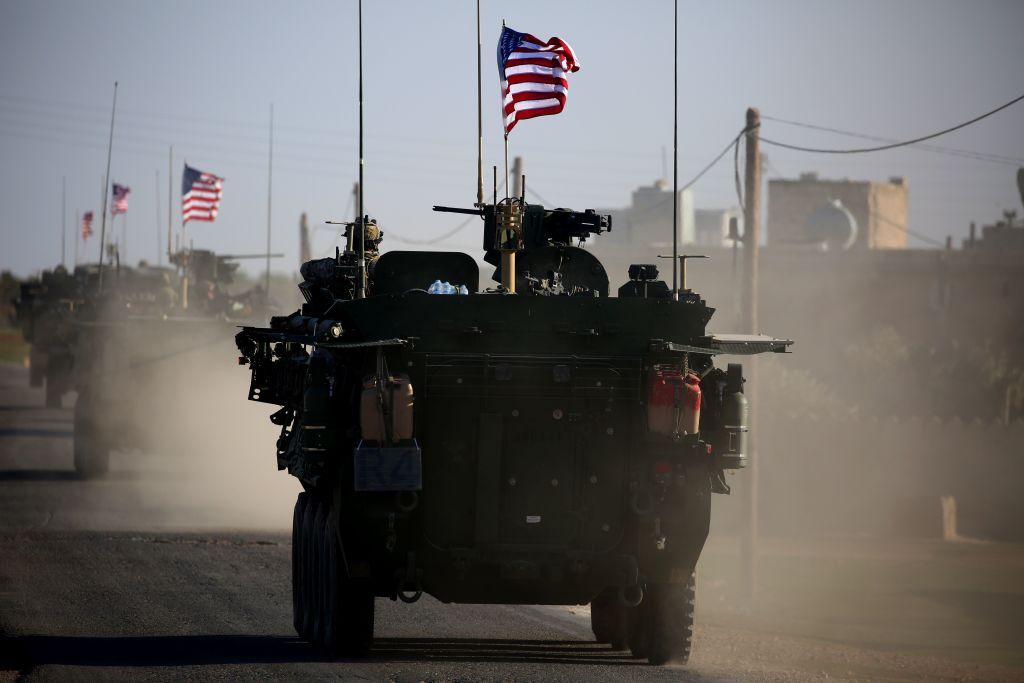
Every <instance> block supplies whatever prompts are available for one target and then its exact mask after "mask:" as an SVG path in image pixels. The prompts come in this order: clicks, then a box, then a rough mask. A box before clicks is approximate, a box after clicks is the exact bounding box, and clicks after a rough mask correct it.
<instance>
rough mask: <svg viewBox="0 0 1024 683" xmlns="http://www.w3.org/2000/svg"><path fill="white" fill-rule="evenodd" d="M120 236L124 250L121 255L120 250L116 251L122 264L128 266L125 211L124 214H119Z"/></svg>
mask: <svg viewBox="0 0 1024 683" xmlns="http://www.w3.org/2000/svg"><path fill="white" fill-rule="evenodd" d="M121 235H122V238H121V247H122V249H123V250H124V253H123V254H122V253H121V250H118V256H119V257H120V258H119V260H121V261H124V264H125V265H128V212H127V211H125V212H124V213H122V214H121Z"/></svg>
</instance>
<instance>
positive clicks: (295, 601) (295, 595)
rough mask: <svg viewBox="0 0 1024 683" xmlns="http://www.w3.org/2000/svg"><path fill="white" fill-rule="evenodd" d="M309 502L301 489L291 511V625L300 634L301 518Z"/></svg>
mask: <svg viewBox="0 0 1024 683" xmlns="http://www.w3.org/2000/svg"><path fill="white" fill-rule="evenodd" d="M308 503H309V494H308V493H306V492H305V491H303V492H302V493H300V494H299V495H298V497H297V498H296V499H295V510H294V511H293V513H292V626H293V627H294V628H295V632H296V633H298V634H299V635H302V621H303V619H304V618H305V616H304V615H305V606H304V605H303V591H302V561H301V560H302V518H303V516H304V515H305V513H306V506H307V504H308Z"/></svg>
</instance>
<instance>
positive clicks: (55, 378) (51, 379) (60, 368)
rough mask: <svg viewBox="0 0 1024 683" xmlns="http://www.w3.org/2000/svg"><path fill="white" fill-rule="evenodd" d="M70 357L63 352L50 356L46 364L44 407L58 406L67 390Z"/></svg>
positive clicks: (69, 374)
mask: <svg viewBox="0 0 1024 683" xmlns="http://www.w3.org/2000/svg"><path fill="white" fill-rule="evenodd" d="M71 362H72V361H71V357H70V356H66V355H63V354H54V355H51V356H50V362H49V363H48V364H47V366H46V407H47V408H60V407H61V405H62V403H63V399H64V394H66V393H67V392H68V389H69V387H68V378H69V377H70V376H71Z"/></svg>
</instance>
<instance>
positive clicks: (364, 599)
mask: <svg viewBox="0 0 1024 683" xmlns="http://www.w3.org/2000/svg"><path fill="white" fill-rule="evenodd" d="M337 601H338V607H337V610H338V613H340V615H341V617H342V620H341V627H340V628H339V629H338V647H337V648H336V650H335V654H336V655H338V656H342V657H365V656H366V654H367V653H368V652H369V651H370V647H371V646H372V645H373V616H374V615H373V612H374V595H373V590H372V587H371V586H370V584H369V582H367V581H360V580H352V579H346V578H343V577H340V576H339V577H338V590H337Z"/></svg>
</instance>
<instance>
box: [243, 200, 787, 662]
mask: <svg viewBox="0 0 1024 683" xmlns="http://www.w3.org/2000/svg"><path fill="white" fill-rule="evenodd" d="M435 209H436V210H442V211H454V212H459V213H468V214H479V215H480V216H481V218H482V219H483V220H482V227H483V250H484V257H485V260H486V261H487V262H488V263H491V264H494V265H497V266H498V270H497V271H496V273H495V279H496V280H499V281H501V283H502V284H501V285H497V286H495V287H492V288H489V289H486V290H481V287H480V282H479V271H478V266H477V262H476V260H475V259H474V258H473V257H472V256H470V255H468V254H464V253H450V252H426V251H424V252H416V251H390V252H387V253H384V254H382V255H379V256H378V254H377V249H376V246H377V241H379V239H380V237H381V235H380V232H379V230H378V229H377V228H376V225H375V224H372V223H368V222H367V220H366V219H365V218H364V219H363V220H362V221H358V222H357V223H356V224H355V225H354V226H351V227H352V228H354V230H355V232H357V233H358V232H359V231H360V230H361V229H363V226H365V231H364V235H365V237H364V238H363V239H365V241H366V244H367V245H368V247H367V251H366V253H367V255H368V263H367V264H366V265H365V266H364V265H363V264H362V263H361V259H360V256H359V252H356V251H353V250H352V248H351V247H352V244H353V240H352V238H351V237H350V238H349V241H348V244H349V249H346V251H345V252H343V253H338V254H337V255H336V257H335V258H328V259H322V260H319V261H310V262H307V263H306V264H304V265H303V267H302V269H301V274H302V277H303V282H302V283H301V284H300V285H299V288H300V290H301V291H302V294H303V296H304V298H305V302H306V303H305V304H304V305H303V306H302V308H301V309H300V310H298V311H296V312H295V313H292V314H291V315H287V316H279V317H273V318H271V320H270V325H269V327H262V328H258V327H245V328H243V329H242V331H241V332H240V333H239V334H238V335H237V337H236V342H237V345H238V348H239V350H240V352H241V356H240V358H239V363H241V364H243V365H248V366H249V368H250V370H251V386H250V390H249V399H250V400H252V401H260V402H263V403H268V404H272V405H275V406H279V409H278V410H277V411H276V412H274V413H273V414H272V415H271V416H270V419H271V421H272V422H273V423H274V424H275V425H278V426H280V428H281V432H280V437H279V438H278V440H277V444H276V452H277V466H278V468H280V469H287V471H288V472H289V473H290V474H292V475H293V476H295V477H296V478H298V479H299V481H300V482H301V483H302V486H303V488H304V492H302V493H300V494H299V495H298V499H297V501H296V504H295V508H294V518H293V527H292V539H293V543H292V586H293V592H292V598H293V606H294V611H293V616H294V627H295V629H296V631H297V632H298V633H299V634H300V635H301V636H302V637H303V638H305V639H307V640H309V641H311V642H313V643H316V644H318V645H319V646H321V647H323V648H324V649H326V650H327V651H328V652H330V653H333V654H338V655H346V656H359V655H362V654H364V653H366V652H367V651H368V649H369V648H370V647H371V645H372V640H373V624H374V601H375V598H390V599H392V600H395V599H400V600H402V601H405V602H413V601H415V600H417V599H418V598H420V597H421V595H422V594H423V593H427V594H429V595H431V596H434V597H435V598H437V599H438V600H440V601H442V602H449V603H495V604H498V603H505V604H555V605H559V604H560V605H584V604H587V603H590V605H591V615H592V625H593V631H594V635H595V637H596V638H597V639H598V640H599V641H602V642H609V643H612V644H613V645H614V646H615V647H616V648H626V647H629V648H630V649H631V650H632V652H633V654H634V655H636V656H637V657H642V658H647V659H648V660H649V661H650V662H652V663H656V664H663V663H666V662H669V661H685V660H686V659H687V657H688V655H689V651H690V640H691V634H692V623H693V604H694V602H693V601H694V568H695V565H696V563H697V558H698V556H699V555H700V553H701V550H702V547H703V545H704V541H705V539H706V537H707V535H708V525H709V517H710V511H711V494H712V493H727V492H728V490H729V488H728V486H727V485H726V482H725V477H724V473H725V472H726V471H727V470H731V469H735V468H740V467H743V466H744V464H745V461H746V458H747V453H746V448H745V444H746V440H747V433H746V432H747V428H746V411H747V404H746V400H745V398H744V395H743V384H744V379H743V376H742V368H741V366H739V365H728V366H727V367H726V368H717V367H715V366H714V365H713V363H712V358H713V356H715V355H717V354H724V353H728V354H748V353H760V352H766V351H768V352H784V351H785V350H786V348H787V346H788V345H789V344H791V343H792V342H790V341H787V340H779V339H773V338H769V337H763V336H731V337H726V336H716V335H711V334H709V333H708V332H707V330H706V326H707V324H708V322H709V320H710V319H711V316H712V314H713V312H714V309H713V308H710V307H709V306H708V305H707V304H706V303H705V301H704V300H703V299H701V297H700V296H699V295H698V294H696V293H695V292H692V291H690V290H683V291H681V292H672V291H670V289H669V288H668V287H667V286H666V284H665V283H664V282H662V281H660V280H658V279H657V269H656V268H655V267H654V266H651V265H645V264H638V265H635V266H632V267H631V268H630V272H629V278H628V280H627V281H625V283H624V284H622V286H621V287H619V288H618V290H617V293H618V296H610V295H609V278H608V275H607V273H606V272H605V269H604V267H603V266H602V264H601V263H600V261H599V260H598V259H597V258H596V257H594V256H593V255H592V254H591V253H590V252H588V251H586V250H584V249H583V248H581V247H580V246H573V245H574V243H578V244H580V245H581V244H582V243H583V241H584V240H585V239H587V238H589V237H590V236H592V235H596V234H599V233H602V232H605V231H607V230H610V229H611V227H612V226H611V220H610V217H609V216H602V215H599V214H596V213H594V212H593V211H589V210H588V211H584V212H577V211H571V210H567V209H546V208H544V207H542V206H538V205H534V204H527V203H526V202H525V201H523V199H522V198H518V197H513V198H512V199H508V198H506V199H505V200H503V201H502V202H501V203H499V202H497V201H495V202H494V203H493V204H488V205H484V206H481V207H478V208H473V209H448V208H445V207H435ZM371 230H375V231H376V232H371ZM350 234H351V231H350ZM364 272H365V273H367V275H366V279H365V280H363V279H362V278H363V273H364ZM623 279H625V274H623ZM462 287H464V288H465V290H466V291H467V292H468V294H467V295H458V294H457V292H458V291H459V289H461V288H462ZM431 292H439V293H436V294H435V293H431ZM444 292H447V293H449V294H448V295H445V294H444ZM453 292H455V294H452V293H453Z"/></svg>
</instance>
